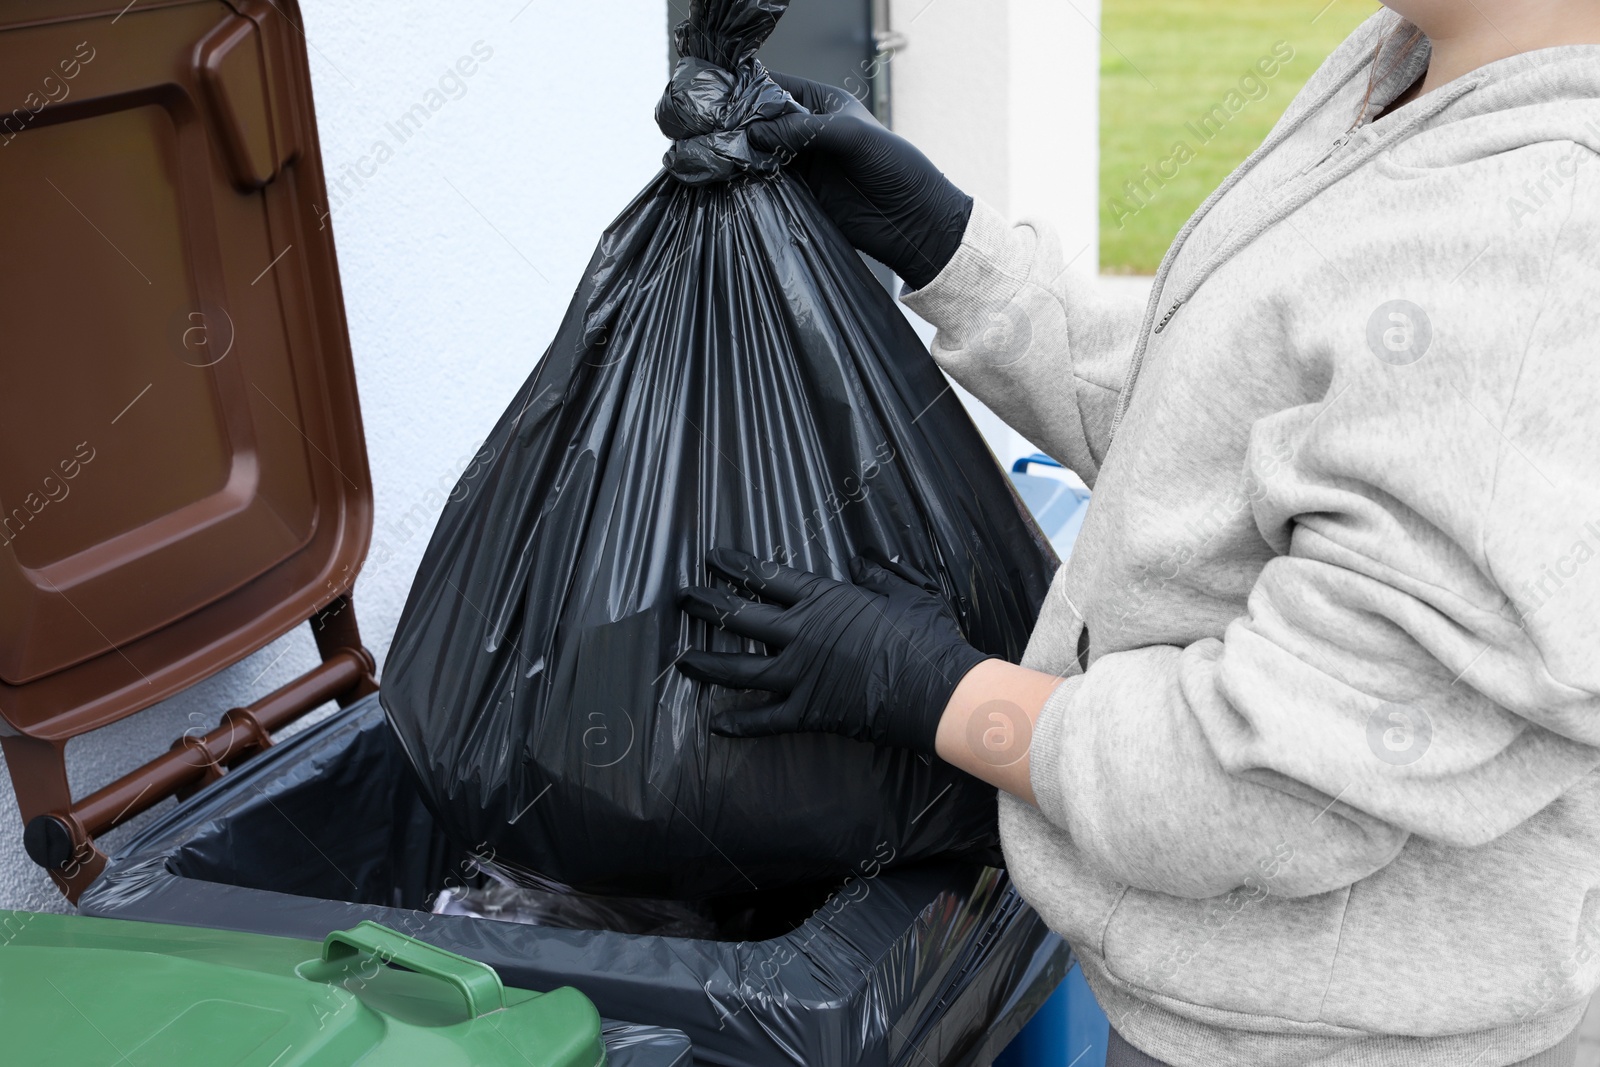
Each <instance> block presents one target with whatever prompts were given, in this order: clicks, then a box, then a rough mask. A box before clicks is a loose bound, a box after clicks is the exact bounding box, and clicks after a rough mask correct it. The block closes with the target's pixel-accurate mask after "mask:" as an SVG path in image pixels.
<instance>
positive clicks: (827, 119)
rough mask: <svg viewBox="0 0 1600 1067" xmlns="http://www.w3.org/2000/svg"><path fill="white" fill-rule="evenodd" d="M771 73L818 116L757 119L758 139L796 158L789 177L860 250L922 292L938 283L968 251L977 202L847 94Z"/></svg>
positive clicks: (752, 129) (753, 138)
mask: <svg viewBox="0 0 1600 1067" xmlns="http://www.w3.org/2000/svg"><path fill="white" fill-rule="evenodd" d="M772 77H773V80H775V81H776V82H777V83H778V84H779V85H781V86H782V87H783V88H784V89H785V90H787V91H788V93H789V95H790V96H792V97H794V98H795V99H796V100H798V101H800V103H802V104H804V105H805V106H806V108H807V109H808V110H809V111H811V112H812V114H809V115H805V114H795V115H785V116H783V117H782V118H777V119H770V120H767V121H764V122H755V123H751V124H750V126H748V127H747V128H746V133H747V135H748V137H749V140H750V143H751V144H752V145H754V146H755V147H757V148H760V149H763V150H765V151H768V152H777V153H779V154H780V155H792V156H793V162H792V163H790V164H789V166H788V167H787V170H788V171H789V173H791V174H793V175H795V176H796V177H798V178H800V179H801V180H802V181H804V182H805V183H806V185H807V186H809V187H810V189H811V192H812V193H813V194H815V196H816V198H817V201H818V202H819V203H820V204H821V205H822V209H823V210H824V211H826V212H827V213H828V217H829V218H831V219H833V221H834V223H835V224H836V225H837V226H838V227H839V229H840V230H841V231H843V233H844V235H845V237H847V238H848V239H849V240H850V243H851V244H853V245H855V247H856V248H858V249H860V250H861V251H863V252H865V253H866V254H867V255H869V256H871V257H872V258H874V259H876V260H878V261H879V262H880V263H883V264H884V265H885V266H887V267H889V269H890V270H892V271H894V272H895V273H896V274H898V275H900V277H902V278H904V279H905V281H906V284H907V285H909V286H911V287H912V288H913V289H921V288H922V287H923V286H925V285H927V284H928V283H929V282H931V281H933V279H934V278H935V277H937V276H938V274H939V272H940V271H941V270H943V269H944V266H945V264H946V263H949V262H950V257H952V256H954V255H955V254H956V249H957V248H959V247H961V235H962V234H963V233H965V232H966V229H967V219H968V218H969V217H970V216H971V214H972V197H970V196H968V195H967V194H966V193H963V192H962V191H961V190H960V189H957V188H956V187H955V186H954V185H952V184H951V183H950V180H949V179H948V178H946V177H945V176H944V174H943V173H941V172H940V170H939V168H938V167H936V166H934V165H933V163H932V162H931V161H930V160H929V159H928V157H927V156H925V155H923V154H922V153H921V152H919V151H918V150H917V148H916V146H915V145H913V144H912V143H911V142H910V141H907V140H906V139H905V138H904V137H899V136H896V135H895V134H893V133H890V132H889V131H888V130H886V129H884V127H883V126H882V125H881V124H880V123H879V122H878V120H877V119H875V118H873V117H872V113H871V112H870V111H868V110H867V109H866V108H865V107H863V106H862V104H861V102H860V101H859V100H857V99H856V98H855V97H853V96H851V95H850V94H849V93H847V92H845V91H844V90H843V89H837V88H834V87H833V86H831V85H823V84H821V83H819V82H813V81H807V80H806V79H804V78H795V77H791V76H789V75H787V74H773V75H772Z"/></svg>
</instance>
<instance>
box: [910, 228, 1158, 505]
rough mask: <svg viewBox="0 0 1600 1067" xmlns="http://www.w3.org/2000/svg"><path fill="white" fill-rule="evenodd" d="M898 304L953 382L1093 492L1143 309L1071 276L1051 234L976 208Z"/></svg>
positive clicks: (1085, 278) (1071, 272) (1087, 280)
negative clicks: (935, 272)
mask: <svg viewBox="0 0 1600 1067" xmlns="http://www.w3.org/2000/svg"><path fill="white" fill-rule="evenodd" d="M902 299H903V300H904V302H905V304H906V306H907V307H909V308H911V309H912V310H913V311H915V312H916V313H917V314H919V315H921V316H922V317H923V318H925V319H927V320H928V321H929V322H931V323H933V325H934V326H935V327H937V328H938V331H939V332H938V335H937V336H936V337H935V338H934V343H933V356H934V359H936V360H938V362H939V365H940V366H941V367H943V368H944V369H945V371H947V372H948V373H949V375H950V376H951V377H952V378H954V379H955V380H956V381H958V382H960V383H961V385H962V386H964V387H965V388H966V389H967V390H969V391H970V392H971V393H972V394H973V395H974V396H976V397H977V398H978V399H980V400H982V401H983V402H984V403H985V404H987V405H989V407H990V409H991V410H993V411H994V413H995V414H996V415H999V416H1000V417H1001V418H1002V419H1004V420H1005V421H1006V422H1007V423H1008V424H1010V425H1011V426H1013V427H1014V428H1016V429H1017V430H1018V431H1019V432H1020V433H1022V434H1023V435H1024V436H1025V437H1027V438H1028V439H1029V440H1030V441H1034V442H1036V443H1037V444H1038V445H1039V447H1041V448H1043V449H1044V450H1045V451H1046V452H1048V453H1049V454H1050V455H1051V456H1053V457H1054V458H1055V459H1057V460H1059V461H1061V462H1062V463H1064V464H1066V465H1067V466H1068V467H1069V468H1071V469H1072V470H1074V471H1076V472H1077V474H1078V476H1079V477H1081V478H1082V479H1083V480H1084V482H1085V483H1086V484H1088V485H1091V486H1092V485H1093V484H1094V480H1095V476H1096V475H1097V474H1098V473H1099V471H1100V462H1101V460H1102V459H1104V457H1105V453H1106V448H1107V446H1108V445H1109V443H1110V435H1111V419H1112V414H1113V412H1114V411H1115V410H1116V406H1117V398H1118V397H1119V396H1120V395H1121V391H1122V387H1123V383H1124V381H1125V380H1126V378H1127V373H1128V363H1129V360H1130V359H1131V357H1132V352H1133V346H1134V339H1135V338H1136V337H1137V336H1138V331H1139V325H1140V322H1141V321H1142V318H1143V312H1144V308H1143V307H1142V305H1140V304H1139V303H1137V302H1136V301H1132V300H1124V299H1117V298H1114V297H1111V296H1109V295H1106V294H1103V293H1101V292H1100V291H1099V286H1097V285H1096V284H1095V282H1094V280H1093V279H1092V278H1088V277H1085V276H1082V275H1079V274H1077V273H1075V272H1073V271H1072V270H1071V267H1070V264H1064V263H1063V262H1062V256H1061V245H1060V242H1059V241H1058V240H1057V238H1056V235H1055V233H1054V231H1052V230H1051V229H1049V228H1048V227H1046V226H1043V225H1039V224H1037V223H1030V222H1023V223H1021V224H1019V225H1016V226H1012V225H1010V224H1009V223H1007V221H1006V220H1005V219H1004V218H1003V217H1001V216H1000V214H999V213H997V212H996V211H995V210H994V209H993V208H991V207H989V206H988V205H987V204H985V203H983V202H982V201H981V200H978V201H974V203H973V206H972V217H971V219H970V221H969V222H968V223H967V232H966V234H965V236H964V237H963V239H962V242H961V247H960V248H959V249H957V250H956V254H955V256H954V257H952V258H951V260H950V262H949V263H947V264H946V265H945V268H944V270H943V271H941V272H940V274H939V276H938V277H936V278H935V279H934V280H933V281H931V282H929V283H928V285H926V286H925V287H924V288H922V289H920V290H917V291H915V292H911V293H907V294H906V295H905V296H904V297H903V298H902Z"/></svg>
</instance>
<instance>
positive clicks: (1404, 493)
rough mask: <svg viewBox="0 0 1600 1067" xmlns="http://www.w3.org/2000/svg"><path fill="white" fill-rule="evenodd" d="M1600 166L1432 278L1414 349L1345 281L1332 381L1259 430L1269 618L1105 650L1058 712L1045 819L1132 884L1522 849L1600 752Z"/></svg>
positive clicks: (1042, 794)
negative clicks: (1376, 325)
mask: <svg viewBox="0 0 1600 1067" xmlns="http://www.w3.org/2000/svg"><path fill="white" fill-rule="evenodd" d="M1596 177H1600V176H1597V175H1595V174H1592V173H1591V174H1587V175H1585V176H1584V178H1583V180H1582V182H1581V183H1576V184H1575V188H1574V192H1575V202H1576V203H1577V204H1579V205H1582V206H1581V207H1580V208H1578V209H1577V210H1574V209H1573V208H1572V207H1571V206H1570V205H1569V206H1568V207H1567V209H1566V212H1565V216H1566V217H1565V218H1564V219H1562V218H1559V217H1558V216H1559V215H1560V214H1561V211H1560V209H1559V208H1558V207H1557V206H1556V205H1552V206H1551V207H1550V208H1548V209H1547V210H1548V211H1549V212H1550V214H1549V215H1547V216H1544V217H1542V218H1541V219H1540V220H1538V221H1539V223H1540V224H1541V225H1542V224H1543V223H1544V222H1545V221H1546V220H1547V219H1552V220H1553V221H1554V222H1556V223H1558V224H1557V225H1552V226H1551V227H1549V228H1548V229H1547V230H1546V231H1545V233H1544V234H1543V235H1542V236H1541V235H1536V234H1533V233H1530V232H1528V231H1526V230H1525V231H1524V232H1523V233H1522V234H1521V235H1519V238H1518V240H1516V241H1513V240H1511V239H1510V238H1509V236H1508V235H1507V234H1504V233H1502V234H1500V235H1499V238H1498V239H1499V240H1500V244H1499V245H1498V246H1497V247H1499V248H1501V249H1506V250H1509V249H1515V250H1516V251H1515V253H1512V252H1510V251H1502V252H1501V254H1500V255H1499V256H1498V257H1497V258H1496V259H1495V260H1494V261H1493V262H1492V264H1484V265H1485V266H1490V267H1491V269H1486V270H1483V271H1482V273H1481V274H1478V273H1476V272H1474V273H1473V274H1469V275H1467V276H1466V277H1465V278H1462V279H1461V280H1459V281H1458V280H1457V279H1456V278H1449V279H1448V280H1446V277H1448V275H1449V274H1453V273H1455V272H1453V271H1451V272H1443V273H1444V274H1445V275H1446V277H1438V278H1437V280H1436V281H1428V280H1427V279H1426V278H1418V279H1417V280H1415V281H1414V282H1413V288H1412V295H1413V297H1414V298H1415V299H1416V301H1417V304H1416V305H1414V306H1416V307H1418V308H1419V310H1420V312H1421V315H1422V316H1424V317H1425V318H1426V319H1427V321H1428V323H1429V328H1430V331H1431V347H1430V348H1429V349H1428V350H1427V351H1426V352H1424V353H1423V354H1422V355H1421V356H1420V357H1419V358H1417V359H1415V360H1414V361H1408V362H1406V363H1405V364H1404V365H1398V364H1397V363H1395V362H1391V361H1386V360H1385V359H1384V358H1382V357H1378V358H1375V355H1376V349H1372V350H1369V347H1368V342H1367V341H1366V335H1365V332H1364V327H1365V324H1366V323H1367V322H1368V315H1369V314H1370V313H1371V312H1372V308H1373V307H1374V306H1375V304H1376V303H1380V302H1381V300H1382V296H1381V295H1379V296H1377V297H1376V298H1375V297H1374V294H1373V292H1371V291H1368V290H1365V289H1362V288H1360V287H1356V288H1355V289H1354V290H1353V291H1352V292H1351V293H1350V294H1347V295H1346V296H1344V297H1342V298H1341V297H1337V296H1334V295H1330V294H1322V295H1321V296H1320V298H1319V301H1320V302H1319V305H1318V306H1317V308H1316V309H1314V310H1315V314H1316V315H1318V316H1321V318H1319V319H1318V321H1319V322H1320V323H1322V324H1324V325H1323V326H1321V327H1317V328H1316V329H1314V330H1313V332H1312V333H1311V334H1310V335H1309V336H1310V338H1311V340H1312V341H1313V342H1314V346H1313V347H1315V346H1321V347H1322V348H1323V349H1324V350H1326V351H1327V352H1328V353H1329V357H1328V365H1329V367H1330V370H1331V374H1330V379H1329V382H1328V387H1327V390H1326V393H1325V395H1324V396H1322V398H1321V399H1319V400H1318V401H1316V402H1314V403H1309V404H1304V405H1301V406H1296V407H1291V408H1288V409H1286V410H1283V411H1279V412H1277V413H1275V414H1273V415H1270V416H1268V417H1266V418H1264V419H1261V420H1260V421H1258V422H1256V423H1255V424H1254V425H1253V427H1252V430H1251V436H1250V445H1249V452H1248V460H1247V463H1248V470H1249V476H1250V480H1251V482H1252V492H1251V494H1250V498H1251V502H1252V503H1251V507H1252V509H1253V515H1254V519H1255V525H1256V527H1257V529H1258V530H1259V531H1260V533H1261V536H1262V537H1263V538H1265V540H1266V541H1267V543H1268V544H1269V545H1270V546H1271V547H1272V549H1273V550H1274V552H1276V553H1277V554H1276V555H1275V556H1273V557H1272V558H1271V559H1270V560H1269V561H1268V562H1267V563H1266V565H1265V567H1264V568H1263V569H1262V570H1261V572H1260V574H1259V577H1258V579H1257V580H1256V582H1255V585H1254V587H1253V590H1252V592H1251V594H1250V596H1249V600H1248V604H1247V607H1246V610H1245V612H1244V614H1243V615H1242V616H1241V617H1239V618H1237V619H1235V620H1234V621H1233V622H1232V623H1231V624H1230V625H1228V626H1227V627H1226V629H1225V631H1224V632H1223V635H1222V637H1221V638H1220V639H1215V638H1208V639H1205V640H1201V641H1197V642H1196V643H1194V644H1191V645H1188V646H1187V647H1175V646H1150V647H1137V648H1129V649H1125V650H1120V651H1111V652H1107V653H1106V654H1104V655H1100V656H1098V657H1092V658H1091V660H1090V663H1089V667H1088V670H1087V672H1086V673H1084V674H1083V675H1082V676H1081V677H1077V678H1073V679H1071V680H1069V681H1068V682H1067V683H1066V684H1064V685H1063V686H1062V687H1061V688H1060V689H1059V690H1058V691H1057V693H1056V694H1055V696H1054V697H1052V699H1051V701H1050V703H1049V704H1048V705H1047V706H1046V708H1045V709H1044V712H1043V714H1042V715H1041V717H1040V720H1039V724H1038V728H1037V731H1036V733H1035V736H1034V741H1033V746H1032V749H1031V759H1032V763H1031V781H1032V784H1033V787H1034V790H1035V793H1036V795H1037V798H1038V801H1039V806H1040V809H1041V810H1042V811H1043V812H1044V814H1045V815H1046V817H1047V818H1049V819H1050V820H1051V821H1052V822H1054V823H1055V824H1056V825H1058V826H1060V827H1062V828H1063V829H1065V830H1066V831H1067V832H1068V833H1069V834H1070V835H1071V836H1072V838H1073V840H1074V842H1075V843H1076V844H1079V845H1080V846H1081V847H1082V848H1083V849H1084V851H1085V853H1086V854H1087V855H1088V856H1089V857H1090V861H1091V862H1093V863H1094V864H1096V865H1097V866H1099V867H1101V868H1102V869H1104V870H1105V871H1106V872H1107V873H1108V874H1109V875H1110V876H1111V877H1113V878H1115V879H1117V880H1118V881H1121V882H1124V883H1126V884H1129V885H1132V886H1134V887H1137V888H1140V889H1145V890H1151V891H1155V892H1161V893H1167V894H1170V895H1174V896H1180V897H1190V898H1203V897H1210V896H1214V895H1217V894H1219V893H1224V892H1227V891H1229V890H1231V889H1234V888H1236V887H1239V886H1241V885H1244V884H1246V883H1247V881H1248V880H1249V879H1250V878H1251V877H1252V876H1255V877H1256V878H1257V879H1259V878H1260V877H1261V876H1262V872H1263V871H1265V870H1267V869H1268V867H1270V868H1271V870H1272V872H1273V875H1274V879H1273V886H1274V891H1275V892H1281V893H1282V894H1283V895H1286V896H1303V895H1307V894H1313V893H1319V892H1326V891H1329V890H1333V889H1337V888H1340V887H1343V886H1347V885H1350V884H1353V883H1354V882H1356V881H1358V880H1360V879H1362V878H1364V877H1366V876H1367V875H1369V874H1371V873H1373V872H1374V871H1376V870H1378V869H1380V868H1381V867H1383V866H1385V865H1386V864H1387V863H1388V862H1389V861H1390V860H1391V859H1392V858H1393V857H1394V856H1395V855H1396V854H1397V853H1398V851H1399V850H1400V849H1401V848H1402V847H1403V846H1404V845H1405V843H1406V841H1407V839H1408V838H1409V837H1410V836H1412V835H1417V836H1418V837H1420V838H1422V839H1424V840H1427V841H1430V842H1434V843H1439V844H1442V845H1445V846H1449V847H1456V848H1471V847H1474V846H1479V845H1483V844H1485V843H1487V842H1489V841H1493V840H1494V839H1496V838H1497V837H1499V836H1500V835H1502V834H1505V833H1506V832H1507V831H1509V830H1511V829H1513V828H1515V827H1517V826H1518V825H1519V824H1522V823H1523V822H1525V821H1526V820H1528V819H1530V818H1532V817H1534V816H1535V815H1536V814H1537V813H1539V812H1540V811H1541V810H1542V809H1544V808H1545V807H1546V806H1547V805H1550V804H1551V803H1552V802H1555V801H1556V800H1557V798H1559V797H1560V796H1561V795H1562V794H1563V793H1564V792H1565V791H1567V790H1568V789H1570V788H1571V787H1572V786H1573V785H1574V784H1575V783H1577V782H1578V781H1579V780H1580V779H1581V778H1583V777H1584V776H1586V775H1588V774H1590V773H1592V772H1593V771H1594V770H1595V768H1596V767H1597V766H1600V748H1597V747H1596V746H1600V656H1597V655H1596V652H1595V650H1596V649H1597V648H1600V611H1597V605H1600V463H1597V462H1596V456H1600V431H1597V429H1596V426H1597V423H1596V418H1595V412H1596V411H1597V410H1600V374H1597V373H1596V371H1595V364H1594V352H1595V343H1596V329H1595V324H1594V318H1593V315H1592V310H1591V309H1590V308H1589V307H1587V306H1586V305H1587V304H1588V303H1589V301H1590V299H1591V295H1590V294H1593V293H1595V292H1600V261H1597V260H1596V258H1595V257H1594V256H1593V253H1592V249H1593V248H1595V247H1596V246H1597V245H1600V222H1597V219H1600V213H1596V212H1595V211H1594V210H1593V208H1592V207H1589V206H1587V205H1590V204H1592V203H1593V202H1594V198H1595V197H1596V196H1600V189H1596V188H1595V185H1596V180H1595V179H1596ZM1490 236H1491V235H1489V234H1484V235H1483V240H1485V242H1487V241H1488V240H1489V237H1490ZM1486 258H1487V257H1486ZM1433 274H1434V275H1435V276H1438V275H1439V274H1441V272H1439V271H1435V272H1433ZM1352 324H1353V328H1352ZM1090 623H1091V635H1092V630H1093V626H1094V625H1095V618H1094V616H1093V614H1092V613H1091V618H1090ZM1108 630H1109V626H1108ZM1113 644H1114V643H1113ZM1108 647H1112V646H1111V645H1108ZM1282 844H1287V845H1288V846H1289V848H1290V849H1291V850H1292V854H1293V857H1294V858H1293V860H1292V862H1289V863H1287V864H1284V865H1281V870H1280V869H1279V867H1280V865H1279V864H1278V863H1276V862H1274V857H1275V855H1276V854H1277V853H1276V851H1275V850H1277V849H1278V848H1279V847H1280V846H1281V845H1282Z"/></svg>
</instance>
